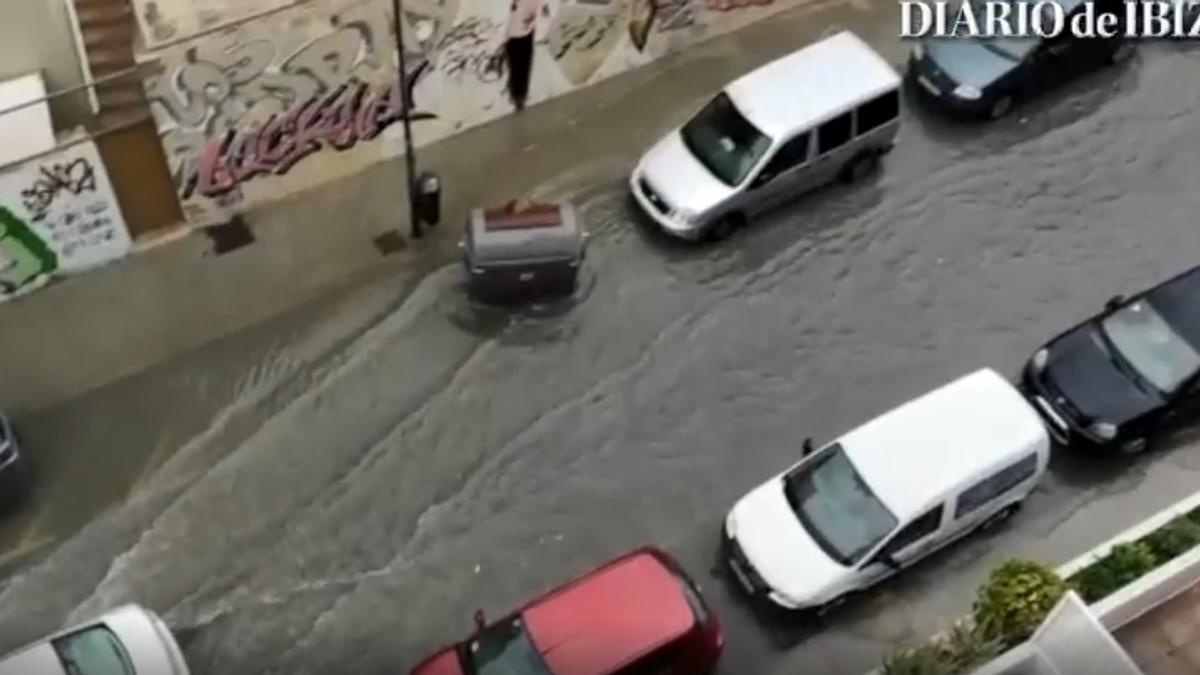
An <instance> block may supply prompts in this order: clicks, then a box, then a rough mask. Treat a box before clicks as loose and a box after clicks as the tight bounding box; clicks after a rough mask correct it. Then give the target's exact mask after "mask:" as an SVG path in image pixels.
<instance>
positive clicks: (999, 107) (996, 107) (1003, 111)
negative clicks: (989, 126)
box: [988, 94, 1013, 120]
mask: <svg viewBox="0 0 1200 675" xmlns="http://www.w3.org/2000/svg"><path fill="white" fill-rule="evenodd" d="M1012 107H1013V98H1012V96H1009V95H1008V94H1001V95H1000V96H999V97H997V98H996V100H994V101H992V107H991V108H989V109H988V117H991V118H992V119H994V120H995V119H1000V118H1001V117H1004V116H1005V115H1007V114H1008V111H1010V110H1012Z"/></svg>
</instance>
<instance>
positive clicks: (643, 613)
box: [522, 550, 696, 675]
mask: <svg viewBox="0 0 1200 675" xmlns="http://www.w3.org/2000/svg"><path fill="white" fill-rule="evenodd" d="M658 555H662V554H657V553H654V552H651V551H650V550H640V551H636V552H634V553H631V554H629V555H627V556H625V557H622V558H619V559H617V560H614V561H613V562H611V563H609V564H607V565H605V566H604V567H601V568H600V569H598V570H596V571H594V572H592V573H590V574H588V575H587V576H585V577H583V578H581V579H579V580H577V581H574V582H572V583H570V584H568V585H567V586H564V587H563V588H561V589H559V590H557V591H554V592H553V593H550V594H549V595H546V596H544V597H542V598H540V599H538V600H535V601H534V602H533V603H531V604H530V605H529V606H528V607H526V609H525V611H524V612H523V613H522V614H523V616H524V618H525V626H526V628H527V630H528V631H529V634H530V637H531V638H532V639H533V642H534V644H535V645H536V646H537V648H538V651H540V652H541V653H542V655H543V656H544V657H545V659H546V663H547V665H549V666H550V670H551V671H552V672H553V673H554V675H610V673H612V672H614V671H616V670H617V669H618V668H620V667H621V666H623V665H625V664H626V663H629V662H630V661H632V660H633V659H635V658H637V657H639V656H641V655H643V654H645V653H647V652H649V651H651V650H653V649H655V648H656V647H658V646H660V645H662V644H664V643H666V642H668V641H670V640H673V639H675V638H678V637H680V636H681V635H683V634H685V633H686V632H687V631H689V630H690V629H691V628H692V626H693V625H694V624H695V621H696V619H695V616H694V615H693V614H692V609H691V607H690V606H689V605H688V603H687V599H686V597H685V596H684V594H683V589H682V587H681V586H680V580H679V578H678V577H677V576H676V575H675V574H674V573H673V572H672V571H671V570H670V569H668V568H667V567H666V566H665V565H664V563H663V562H662V560H660V559H659V558H658V557H657V556H658Z"/></svg>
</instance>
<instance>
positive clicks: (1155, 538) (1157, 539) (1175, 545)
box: [1142, 516, 1200, 565]
mask: <svg viewBox="0 0 1200 675" xmlns="http://www.w3.org/2000/svg"><path fill="white" fill-rule="evenodd" d="M1142 542H1143V543H1145V544H1146V546H1148V547H1149V548H1150V552H1151V553H1153V554H1154V557H1155V558H1156V559H1157V561H1158V564H1160V565H1161V564H1162V563H1165V562H1167V561H1168V560H1173V559H1175V558H1177V557H1179V556H1180V555H1183V554H1184V553H1186V552H1188V551H1190V550H1192V549H1193V548H1195V547H1196V545H1197V544H1200V523H1197V522H1195V521H1193V520H1191V519H1189V518H1187V517H1185V516H1180V517H1178V518H1176V519H1175V520H1172V521H1171V522H1169V523H1167V524H1166V525H1163V526H1162V527H1160V528H1159V529H1157V530H1155V531H1154V532H1151V533H1150V534H1148V535H1146V536H1145V537H1143V538H1142Z"/></svg>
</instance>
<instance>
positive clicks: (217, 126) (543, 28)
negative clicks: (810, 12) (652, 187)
mask: <svg viewBox="0 0 1200 675" xmlns="http://www.w3.org/2000/svg"><path fill="white" fill-rule="evenodd" d="M799 1H800V0H775V1H774V2H772V0H405V2H404V16H403V17H401V21H400V25H401V30H403V31H404V38H405V39H404V42H405V45H406V48H407V50H408V53H406V55H405V56H406V58H405V61H406V67H407V72H406V73H404V76H403V77H400V75H399V66H398V63H399V58H398V54H397V51H396V47H395V44H396V41H395V34H394V28H393V25H394V24H393V21H392V17H391V5H392V3H391V2H390V0H322V1H316V2H309V3H305V4H302V5H299V6H294V5H292V4H290V3H286V2H282V0H253V2H245V3H243V2H242V0H239V2H237V3H233V2H230V1H229V0H135V2H134V4H135V9H136V11H137V12H138V15H139V17H140V18H141V19H142V25H143V30H153V29H152V28H151V27H150V26H149V23H148V22H147V21H146V16H147V13H148V12H149V13H150V15H153V16H156V17H158V23H160V24H161V23H163V22H164V21H168V19H166V18H164V17H189V16H191V17H193V18H195V17H198V16H200V14H201V13H203V11H209V10H211V11H209V13H208V14H207V16H210V17H220V18H221V19H222V20H227V19H229V18H230V17H234V18H235V20H236V17H237V16H240V15H239V14H238V12H242V13H248V12H249V11H250V10H249V9H248V8H257V9H258V10H259V11H266V12H267V13H266V14H262V15H258V16H255V17H254V18H252V19H249V20H246V21H243V22H241V23H235V24H234V25H232V26H230V27H228V28H223V29H220V30H217V31H209V32H206V33H200V34H197V35H195V36H194V37H193V38H190V39H187V38H185V39H182V40H180V39H178V37H177V36H176V37H175V38H174V41H172V42H170V43H167V44H166V45H165V46H161V47H160V48H152V49H149V50H147V51H145V52H144V53H143V54H142V55H141V60H142V61H143V62H145V63H146V64H147V67H148V68H147V69H148V72H150V75H149V77H148V78H147V80H146V89H147V92H148V95H149V98H150V100H151V105H152V108H153V111H154V115H155V119H156V122H157V125H158V128H159V131H160V133H161V135H162V139H163V145H164V147H165V149H166V153H167V157H168V159H169V161H170V162H171V166H172V171H173V172H174V176H175V180H176V184H177V186H178V189H179V195H180V199H181V200H182V202H183V205H184V212H185V213H186V214H187V217H188V219H189V221H190V222H191V223H193V224H194V225H198V226H203V225H209V224H214V223H218V222H223V221H225V220H227V219H228V218H229V217H230V216H231V215H233V214H234V213H236V212H240V211H244V210H246V209H249V208H251V207H253V206H255V205H257V204H261V203H265V202H269V201H273V200H276V199H281V198H283V197H286V196H288V195H290V194H293V193H295V192H297V191H299V190H304V189H306V188H308V187H311V186H313V185H317V184H320V183H323V182H327V181H329V180H333V179H336V178H340V177H343V176H346V175H349V174H351V173H354V172H357V171H360V170H362V169H363V168H365V167H367V166H369V165H371V164H374V163H376V162H379V161H382V160H385V159H389V158H392V157H395V156H396V155H397V154H399V153H401V152H402V151H403V144H402V142H401V136H400V133H401V132H400V127H401V126H402V125H400V124H399V122H401V121H402V120H403V114H404V109H405V106H404V102H405V98H406V97H407V98H408V100H409V101H410V119H411V120H412V122H413V131H414V135H415V140H416V143H417V145H421V144H424V143H429V142H432V141H436V140H439V139H441V138H445V137H446V136H449V135H451V134H454V133H457V132H458V131H461V130H463V129H466V128H469V127H473V126H476V125H478V124H482V123H484V122H487V121H490V120H492V119H495V118H497V117H500V116H503V115H508V114H511V113H513V112H514V111H515V110H517V109H518V108H519V107H522V106H523V105H525V104H535V103H537V102H539V101H543V100H546V99H548V98H552V97H554V96H558V95H561V94H564V93H567V92H570V91H572V90H574V89H577V88H580V87H585V86H588V85H591V84H594V83H596V82H599V81H600V80H603V79H605V78H607V77H610V76H612V75H615V74H617V73H620V72H622V71H625V70H629V69H631V68H636V67H638V66H640V65H643V64H645V63H648V62H649V61H651V60H653V59H655V58H659V57H661V56H663V55H665V54H667V53H669V52H671V51H674V50H677V49H681V48H683V47H685V46H686V45H687V44H689V43H692V42H695V41H698V40H701V39H704V38H707V37H710V36H712V35H714V34H717V33H721V32H726V31H729V30H734V29H736V28H739V27H741V26H744V25H746V24H747V23H750V22H752V21H756V20H759V19H762V18H764V17H766V16H769V15H770V14H772V13H774V12H778V11H780V10H782V9H785V8H786V7H788V6H792V5H794V4H796V3H797V2H799ZM277 6H278V7H280V8H278V9H274V10H273V11H272V7H277ZM206 8H207V9H206ZM213 8H217V9H213ZM221 8H223V9H221ZM231 8H238V9H236V11H235V10H234V9H231ZM171 21H174V23H173V24H172V25H176V26H177V27H178V26H190V27H191V29H195V27H196V26H197V25H199V24H198V23H197V21H198V19H195V20H192V19H188V20H187V21H185V20H184V19H183V18H178V19H177V20H176V19H171ZM188 21H191V23H188ZM213 21H216V19H213ZM179 30H183V29H182V28H180V29H179ZM176 32H178V31H176ZM160 33H161V34H165V33H163V32H162V31H160ZM173 35H175V33H173ZM147 43H148V44H153V43H154V41H153V40H148V41H147Z"/></svg>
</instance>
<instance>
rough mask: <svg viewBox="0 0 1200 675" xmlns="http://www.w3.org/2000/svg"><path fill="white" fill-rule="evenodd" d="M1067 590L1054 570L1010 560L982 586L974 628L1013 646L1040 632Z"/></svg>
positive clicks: (1028, 562)
mask: <svg viewBox="0 0 1200 675" xmlns="http://www.w3.org/2000/svg"><path fill="white" fill-rule="evenodd" d="M1066 590H1067V586H1066V583H1065V582H1063V580H1062V578H1061V577H1059V576H1058V574H1057V573H1056V572H1055V571H1054V570H1053V569H1051V568H1049V567H1047V566H1045V565H1042V564H1040V563H1036V562H1032V561H1029V560H1008V561H1006V562H1004V563H1003V564H1001V565H1000V566H999V567H997V568H996V569H995V570H993V571H992V573H991V575H990V576H989V577H988V580H987V581H986V582H985V583H984V584H983V585H982V586H980V588H979V591H978V592H977V594H976V597H975V605H974V607H973V614H974V618H975V625H976V626H978V627H979V630H980V631H981V634H982V635H984V636H987V638H989V639H991V640H996V641H998V642H999V643H1000V644H1001V645H1003V646H1004V647H1011V646H1014V645H1016V644H1018V643H1020V642H1022V641H1024V640H1025V639H1027V638H1028V637H1029V636H1030V635H1032V634H1033V632H1034V631H1035V630H1037V627H1038V626H1039V625H1041V623H1042V620H1043V619H1045V618H1046V615H1047V614H1049V613H1050V610H1052V609H1054V606H1055V605H1056V604H1058V601H1059V600H1060V599H1061V598H1062V596H1063V593H1065V592H1066Z"/></svg>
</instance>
